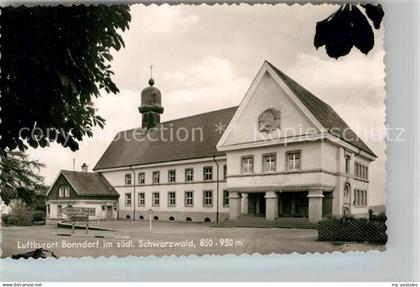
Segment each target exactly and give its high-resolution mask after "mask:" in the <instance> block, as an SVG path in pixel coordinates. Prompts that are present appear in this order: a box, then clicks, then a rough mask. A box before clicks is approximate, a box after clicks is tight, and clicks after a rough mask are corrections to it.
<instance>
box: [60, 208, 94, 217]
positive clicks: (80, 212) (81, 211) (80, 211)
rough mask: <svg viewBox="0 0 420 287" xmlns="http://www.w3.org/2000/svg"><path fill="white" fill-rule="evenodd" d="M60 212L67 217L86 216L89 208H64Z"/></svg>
mask: <svg viewBox="0 0 420 287" xmlns="http://www.w3.org/2000/svg"><path fill="white" fill-rule="evenodd" d="M62 212H63V213H64V214H65V215H67V216H87V215H89V208H87V207H68V206H67V207H64V208H63V209H62Z"/></svg>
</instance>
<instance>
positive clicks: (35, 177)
mask: <svg viewBox="0 0 420 287" xmlns="http://www.w3.org/2000/svg"><path fill="white" fill-rule="evenodd" d="M0 160H1V161H0V171H1V172H0V190H1V198H2V200H3V201H4V202H5V204H9V203H10V201H11V200H12V199H15V198H18V196H20V197H21V198H22V199H23V200H24V201H25V202H27V203H29V204H30V203H32V198H31V199H28V197H33V195H34V192H35V190H40V189H44V188H45V187H44V185H43V181H44V178H43V177H42V176H40V175H39V174H38V173H39V170H40V169H41V168H42V167H44V166H45V165H44V164H43V163H40V162H39V161H36V160H35V161H34V160H29V158H28V155H26V154H25V153H23V152H21V151H11V152H9V153H8V154H7V155H6V154H5V153H0ZM28 192H30V193H31V194H32V196H31V195H28Z"/></svg>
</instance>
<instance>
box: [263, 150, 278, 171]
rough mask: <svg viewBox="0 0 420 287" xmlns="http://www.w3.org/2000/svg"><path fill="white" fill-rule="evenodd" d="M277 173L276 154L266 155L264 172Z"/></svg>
mask: <svg viewBox="0 0 420 287" xmlns="http://www.w3.org/2000/svg"><path fill="white" fill-rule="evenodd" d="M275 171H276V154H266V155H264V156H263V172H275Z"/></svg>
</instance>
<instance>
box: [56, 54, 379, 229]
mask: <svg viewBox="0 0 420 287" xmlns="http://www.w3.org/2000/svg"><path fill="white" fill-rule="evenodd" d="M139 112H140V113H141V114H142V127H141V128H137V129H133V130H127V131H122V132H120V133H118V134H117V135H116V137H115V139H114V140H113V141H112V142H111V144H110V145H109V147H108V148H107V150H106V151H105V153H104V154H103V155H102V157H101V158H100V159H99V161H98V162H97V164H96V166H95V167H94V172H93V173H87V172H86V173H87V174H90V175H92V176H98V177H99V176H100V177H101V178H102V177H103V178H104V179H105V180H106V181H107V183H108V184H109V186H110V187H111V188H109V187H106V188H107V189H108V192H109V193H111V191H112V193H113V194H114V192H115V193H116V194H117V195H119V197H115V201H113V202H115V203H117V205H116V206H114V209H113V210H114V211H115V212H116V215H115V217H117V218H118V219H129V220H142V219H145V218H148V216H149V215H148V211H149V210H153V217H154V220H164V221H201V222H203V221H210V222H214V221H223V220H225V219H230V220H236V219H237V218H238V217H240V216H242V215H253V216H265V218H266V220H268V221H273V220H276V219H277V218H279V217H300V218H307V219H308V220H309V221H311V222H317V221H319V220H320V219H322V218H323V217H325V216H331V215H337V216H340V215H353V216H357V217H362V216H366V215H367V213H368V202H369V174H368V170H369V164H370V162H372V161H373V160H375V158H376V156H375V154H374V153H373V151H372V150H371V149H370V148H369V147H368V146H367V145H366V144H365V143H364V142H363V141H362V140H361V139H359V138H358V137H357V135H356V134H355V132H354V131H353V130H351V128H350V127H349V126H348V125H347V124H346V123H345V122H344V121H343V120H342V119H341V117H340V116H339V115H338V114H337V113H336V112H335V111H334V110H333V109H332V108H331V107H330V106H329V105H328V104H326V103H325V102H323V101H321V100H320V99H318V98H317V97H316V96H314V95H313V94H311V93H310V92H309V91H307V90H306V89H304V88H303V87H302V86H300V85H299V84H298V83H296V82H295V81H294V80H292V79H291V78H289V77H288V76H287V75H285V74H284V73H282V72H281V71H280V70H278V69H277V68H276V67H274V66H273V65H272V64H270V63H269V62H267V61H266V62H264V64H263V65H262V67H261V69H260V70H259V72H258V74H257V76H256V77H255V79H254V81H253V82H252V84H251V86H250V88H249V90H248V91H247V93H246V95H245V96H244V98H243V100H242V101H241V103H240V105H239V106H238V107H231V108H226V109H223V110H218V111H213V112H209V113H204V114H198V115H194V116H190V117H186V118H181V119H177V120H172V121H167V122H162V123H161V122H160V115H161V114H162V113H163V112H164V108H163V107H162V105H161V93H160V91H159V90H158V89H157V88H156V87H154V81H153V80H150V81H149V87H147V88H145V89H144V90H143V91H142V94H141V106H140V107H139ZM62 173H63V175H64V177H65V175H66V173H69V172H62ZM78 174H81V173H74V177H75V178H77V175H78ZM80 178H81V180H83V178H84V176H83V175H81V176H80ZM58 180H60V178H59V179H58ZM76 180H77V179H76ZM60 186H66V185H65V183H62V182H61V183H60V182H56V183H55V184H54V185H53V187H52V190H54V189H59V188H60ZM104 188H105V187H104ZM88 189H89V188H88ZM95 189H96V187H95ZM91 192H92V194H93V193H97V192H98V191H97V190H93V189H92V190H91ZM50 194H51V195H52V194H55V196H57V195H56V194H57V193H56V192H55V193H54V192H50ZM75 196H76V194H75ZM54 200H58V199H57V198H51V197H50V196H49V201H48V204H49V209H48V210H49V213H48V216H49V217H50V218H54V216H56V214H57V211H55V210H54V211H53V209H55V208H58V207H57V205H53V201H54ZM75 200H77V198H75ZM95 200H99V199H98V198H95ZM111 201H112V199H110V198H109V197H107V198H106V199H104V200H103V202H104V204H98V205H97V208H98V209H102V211H103V209H104V206H105V209H106V210H108V209H107V208H108V207H107V206H108V204H110V205H112V204H113V203H112V202H111ZM61 202H63V201H61ZM105 202H106V204H105ZM84 204H86V200H85V201H83V200H80V204H76V203H75V202H73V203H72V206H76V205H78V206H83V205H84ZM62 207H63V205H62V204H61V206H60V208H62ZM92 214H93V212H92ZM95 214H100V215H101V216H102V215H104V214H105V217H106V215H107V214H108V213H106V212H105V213H95ZM97 216H99V215H97ZM108 217H114V214H112V215H111V216H110V215H109V214H108ZM102 218H103V216H102Z"/></svg>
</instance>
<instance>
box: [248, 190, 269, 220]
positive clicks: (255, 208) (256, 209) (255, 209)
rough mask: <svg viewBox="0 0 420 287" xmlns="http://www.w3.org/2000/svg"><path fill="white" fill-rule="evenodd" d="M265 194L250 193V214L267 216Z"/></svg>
mask: <svg viewBox="0 0 420 287" xmlns="http://www.w3.org/2000/svg"><path fill="white" fill-rule="evenodd" d="M264 195H265V194H264V193H248V214H250V215H258V216H264V215H265V198H264Z"/></svg>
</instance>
